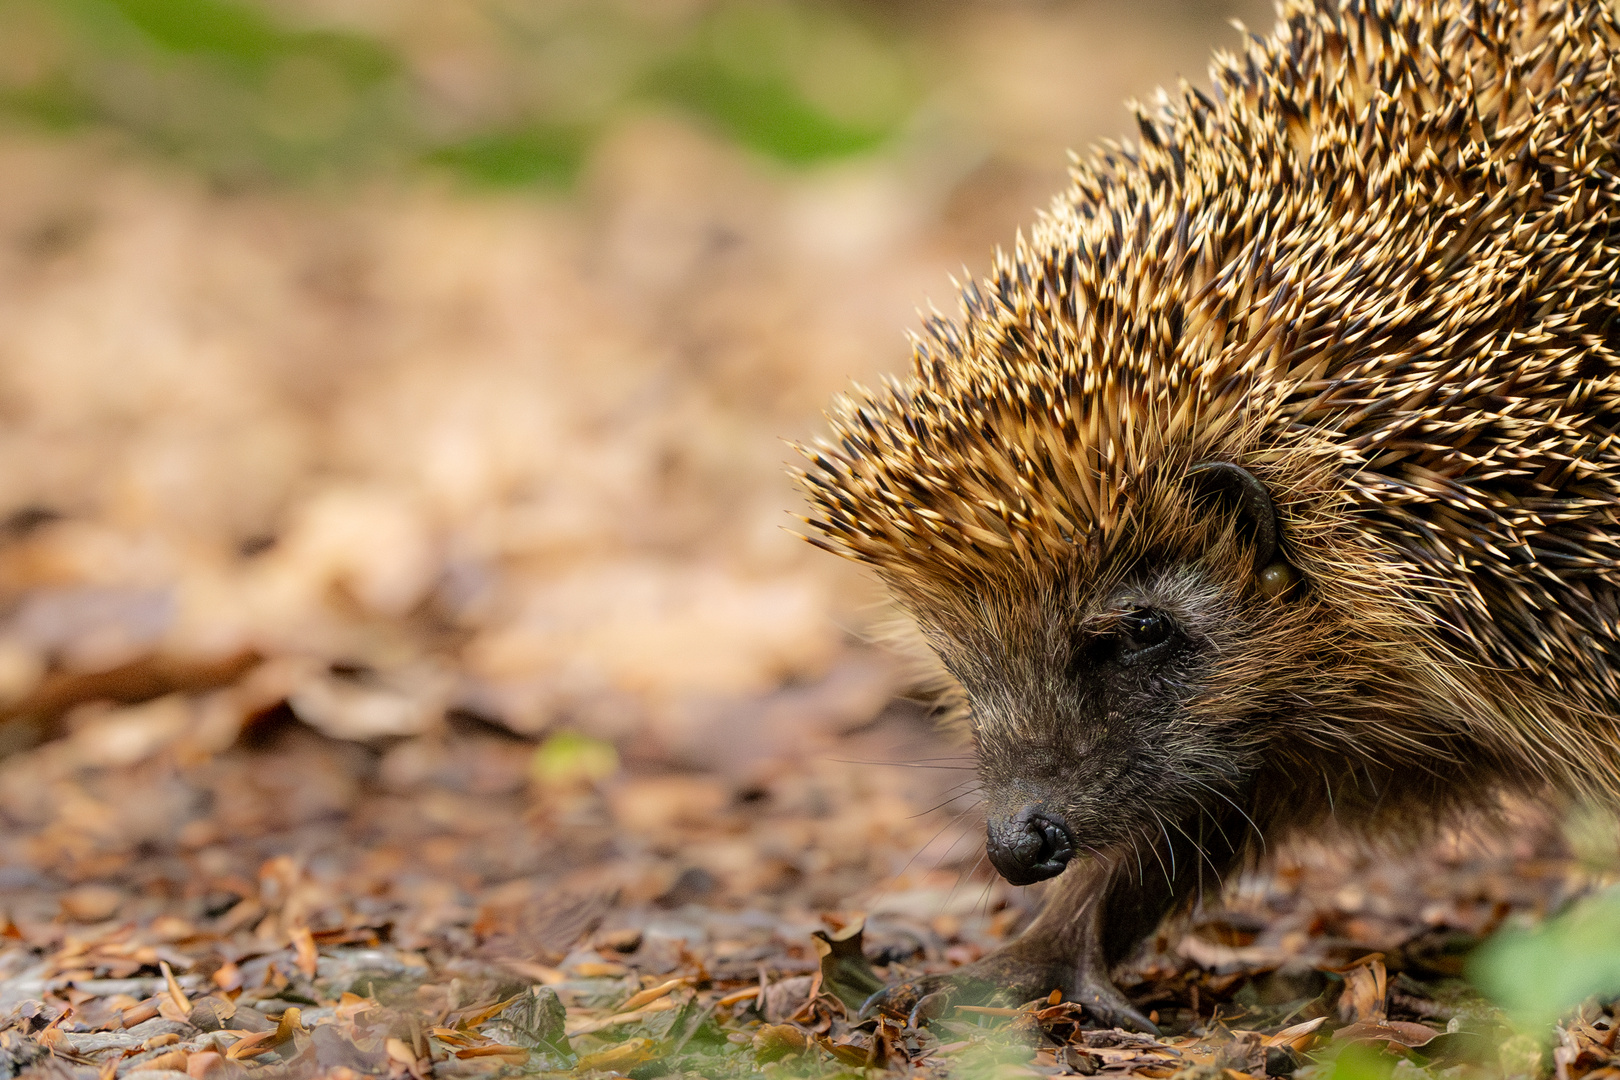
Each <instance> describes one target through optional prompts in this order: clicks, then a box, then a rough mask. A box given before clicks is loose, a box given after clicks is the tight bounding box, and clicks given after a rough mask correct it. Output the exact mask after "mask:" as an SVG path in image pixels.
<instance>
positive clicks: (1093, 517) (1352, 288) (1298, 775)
mask: <svg viewBox="0 0 1620 1080" xmlns="http://www.w3.org/2000/svg"><path fill="white" fill-rule="evenodd" d="M1281 15H1282V20H1281V24H1280V25H1279V27H1278V29H1277V30H1276V31H1275V32H1274V33H1273V34H1272V35H1271V36H1270V37H1268V38H1264V39H1262V38H1258V37H1256V38H1253V39H1252V40H1251V42H1250V43H1249V45H1248V46H1247V49H1246V51H1245V53H1244V54H1243V55H1242V56H1221V57H1218V58H1217V63H1216V66H1215V68H1214V71H1213V75H1214V82H1215V93H1214V97H1213V98H1211V97H1209V96H1206V95H1204V94H1202V93H1200V92H1199V91H1197V90H1194V89H1191V88H1189V87H1183V89H1182V92H1181V93H1180V95H1179V96H1178V97H1177V98H1176V99H1174V100H1172V99H1170V98H1169V97H1161V99H1160V101H1159V102H1158V103H1157V104H1156V105H1155V106H1154V107H1153V108H1151V109H1143V110H1141V111H1140V112H1139V126H1140V129H1141V136H1142V137H1141V141H1140V143H1139V144H1137V145H1135V146H1131V147H1126V146H1114V147H1107V148H1104V149H1103V150H1101V151H1100V152H1098V153H1097V154H1095V155H1094V156H1093V157H1091V158H1090V159H1089V160H1087V161H1086V162H1085V163H1083V164H1081V165H1080V166H1078V167H1077V169H1076V172H1075V178H1074V184H1073V186H1072V187H1071V188H1070V190H1069V191H1068V192H1067V193H1066V194H1065V195H1064V196H1063V197H1061V198H1060V199H1058V200H1057V201H1056V203H1055V204H1054V205H1053V207H1052V209H1051V210H1050V211H1049V212H1048V214H1047V215H1046V216H1045V217H1044V218H1043V219H1042V220H1041V221H1040V222H1039V224H1038V225H1037V227H1036V228H1035V230H1034V232H1033V234H1032V235H1031V237H1030V239H1029V240H1028V241H1025V240H1024V239H1023V238H1020V240H1019V242H1018V244H1017V245H1016V248H1015V250H1014V252H1013V253H1012V254H1011V255H1010V256H1009V255H1004V256H1000V257H999V258H998V261H997V265H996V267H995V270H994V272H993V273H992V275H991V276H990V278H989V279H987V280H985V281H984V282H982V283H979V284H969V285H967V286H966V287H964V288H963V290H962V312H961V317H960V319H959V320H956V321H951V320H947V319H945V318H943V317H935V318H933V319H931V320H930V321H929V323H928V325H927V327H926V330H927V333H926V336H925V337H923V338H921V339H919V341H918V342H917V349H916V360H915V365H914V368H913V370H912V373H911V374H910V376H909V377H908V378H906V379H905V380H903V381H897V382H893V383H890V384H888V385H886V386H885V387H884V388H882V389H880V390H878V391H867V390H862V389H857V390H856V391H855V392H854V393H853V394H852V395H851V396H850V397H848V398H845V399H841V400H840V401H839V403H838V404H837V406H836V407H835V409H834V411H833V414H832V425H833V434H832V437H831V438H828V439H824V440H821V441H820V442H818V443H817V444H815V445H814V446H811V447H807V448H806V449H805V454H806V456H807V458H808V459H809V465H808V467H807V468H806V469H805V471H804V472H803V473H802V474H801V479H802V482H803V485H804V487H805V489H806V491H807V493H808V495H809V497H810V501H811V503H812V505H813V508H814V509H813V516H812V517H811V518H808V519H807V520H808V521H809V523H810V524H811V526H812V527H813V529H814V531H815V533H816V534H817V535H815V536H812V540H813V542H816V543H819V544H821V545H822V546H824V547H827V548H829V549H830V550H833V551H835V552H837V553H838V554H841V555H844V556H846V557H849V558H853V559H857V560H859V561H862V562H864V563H867V564H869V565H871V566H872V567H874V568H875V570H876V571H877V573H878V574H879V576H880V577H882V578H883V580H884V581H885V582H886V583H887V585H888V586H889V588H890V590H891V592H892V594H893V595H894V597H895V599H896V601H897V602H898V604H899V606H900V607H901V608H902V609H903V610H904V611H905V612H906V613H907V614H908V615H909V616H910V618H911V619H912V620H913V621H914V623H915V625H916V627H917V629H918V631H919V632H920V633H921V635H922V636H923V637H924V638H925V639H926V640H927V642H928V643H929V645H930V646H931V647H932V649H933V650H934V652H935V653H936V654H937V655H938V657H939V659H940V661H941V663H942V664H943V665H944V667H945V668H946V669H947V670H948V671H949V673H950V675H951V676H952V677H953V678H954V680H956V682H957V683H958V684H959V686H960V687H961V689H962V691H963V693H964V694H965V697H966V700H967V702H968V703H969V706H970V715H971V725H972V731H973V734H974V738H975V740H976V743H977V747H978V753H979V759H980V767H981V772H982V776H983V780H984V782H985V789H986V795H987V799H988V803H989V811H990V815H991V819H992V827H994V822H995V820H996V819H997V816H998V815H1000V816H1002V817H1005V816H1006V815H1009V814H1012V813H1015V812H1017V810H1018V809H1019V808H1020V807H1027V806H1030V805H1036V806H1047V807H1050V808H1051V809H1052V810H1054V811H1055V812H1057V813H1059V814H1061V815H1062V816H1063V817H1064V818H1065V819H1066V820H1067V822H1068V824H1069V825H1070V827H1071V830H1072V832H1073V834H1074V841H1075V844H1076V846H1077V847H1079V848H1080V849H1081V850H1086V849H1092V850H1095V851H1098V852H1103V853H1111V852H1121V851H1128V850H1131V849H1133V848H1134V849H1138V850H1140V849H1141V847H1142V845H1144V844H1147V845H1151V844H1152V843H1154V842H1155V838H1156V837H1158V836H1160V835H1168V831H1169V830H1172V829H1180V830H1184V831H1185V830H1188V829H1194V828H1202V827H1203V825H1204V823H1205V822H1206V820H1209V821H1213V819H1214V817H1215V816H1216V812H1217V811H1218V812H1219V813H1220V814H1221V815H1226V814H1227V810H1226V809H1225V808H1231V809H1233V810H1235V811H1236V814H1237V815H1238V820H1240V821H1242V822H1243V823H1244V824H1243V827H1244V828H1245V829H1246V830H1249V831H1250V832H1251V833H1252V834H1253V840H1254V842H1255V843H1263V842H1264V841H1263V839H1261V838H1262V837H1264V836H1267V835H1270V834H1272V833H1274V832H1276V831H1278V830H1280V829H1284V828H1286V827H1288V826H1291V825H1292V826H1297V825H1301V824H1308V823H1311V822H1316V821H1320V820H1322V819H1324V818H1328V817H1331V818H1333V819H1336V820H1338V821H1339V822H1341V823H1343V824H1347V825H1351V826H1356V827H1359V828H1362V829H1364V830H1366V831H1368V832H1370V833H1389V832H1394V833H1401V832H1407V833H1410V832H1411V831H1413V830H1414V829H1417V828H1419V827H1421V826H1422V825H1423V824H1426V823H1427V824H1432V823H1434V822H1435V821H1437V820H1442V819H1443V818H1444V817H1445V815H1446V814H1447V812H1449V811H1451V810H1454V809H1457V808H1462V807H1473V806H1481V805H1484V804H1487V803H1489V802H1490V801H1491V800H1492V799H1493V798H1494V797H1495V795H1496V794H1497V793H1500V792H1502V791H1504V790H1509V789H1518V790H1521V791H1530V792H1548V793H1556V794H1557V795H1558V796H1559V797H1569V798H1586V799H1598V800H1604V801H1610V802H1613V801H1615V800H1616V798H1617V796H1620V766H1617V764H1616V762H1617V759H1620V726H1617V721H1616V717H1617V716H1620V600H1617V597H1620V512H1617V507H1620V436H1617V434H1616V432H1617V430H1620V321H1617V315H1620V298H1617V294H1616V287H1615V275H1616V272H1617V268H1620V158H1617V151H1616V147H1620V61H1617V55H1620V52H1617V50H1620V26H1617V24H1616V21H1615V18H1614V15H1613V12H1612V11H1611V10H1610V9H1609V8H1608V7H1607V6H1606V4H1604V3H1603V2H1602V0H1568V2H1562V3H1560V2H1551V0H1527V2H1523V3H1507V2H1502V3H1490V2H1474V0H1415V2H1406V3H1402V4H1394V3H1391V2H1387V0H1314V2H1313V0H1287V2H1286V3H1284V4H1283V5H1282V9H1281ZM1208 462H1227V463H1232V464H1235V465H1237V466H1240V467H1242V468H1243V469H1244V470H1246V471H1247V472H1248V474H1250V475H1251V476H1252V477H1254V478H1255V479H1257V480H1258V481H1260V483H1261V484H1263V485H1264V486H1265V488H1266V489H1267V490H1268V491H1269V493H1270V495H1271V498H1272V500H1273V501H1274V503H1275V507H1276V519H1277V523H1278V526H1279V531H1280V536H1281V550H1280V558H1282V559H1283V560H1285V561H1286V564H1287V566H1288V567H1290V568H1291V571H1292V572H1294V573H1297V576H1298V579H1299V580H1298V582H1297V584H1295V585H1294V586H1293V588H1291V589H1289V590H1287V591H1285V592H1283V593H1281V595H1268V592H1267V591H1266V590H1263V589H1261V588H1259V586H1258V583H1257V577H1256V566H1255V562H1254V552H1253V546H1254V545H1253V540H1252V537H1250V536H1248V535H1247V534H1246V533H1245V529H1244V526H1243V522H1242V521H1241V520H1239V519H1238V518H1237V517H1236V516H1235V515H1233V514H1232V513H1230V512H1228V511H1226V510H1224V509H1222V508H1221V507H1220V506H1219V505H1216V504H1212V503H1211V502H1210V501H1209V500H1208V499H1201V498H1200V497H1199V496H1198V493H1197V490H1196V486H1195V485H1193V484H1192V483H1190V475H1191V473H1192V471H1193V470H1194V469H1195V468H1196V467H1197V466H1199V465H1201V464H1203V463H1208ZM1144 620H1147V621H1148V622H1150V623H1151V632H1150V633H1148V634H1147V635H1146V636H1147V637H1149V638H1153V639H1154V640H1153V642H1152V643H1151V644H1150V645H1149V646H1147V647H1143V646H1142V645H1141V642H1140V641H1139V640H1137V639H1136V638H1135V637H1133V632H1134V631H1133V628H1136V629H1139V628H1140V627H1141V626H1142V625H1143V623H1144ZM1161 634H1162V635H1163V636H1162V637H1161V636H1160V635H1161ZM1137 636H1138V637H1139V636H1140V635H1137ZM1227 820H1231V818H1230V816H1229V815H1228V816H1227ZM1211 827H1213V826H1211Z"/></svg>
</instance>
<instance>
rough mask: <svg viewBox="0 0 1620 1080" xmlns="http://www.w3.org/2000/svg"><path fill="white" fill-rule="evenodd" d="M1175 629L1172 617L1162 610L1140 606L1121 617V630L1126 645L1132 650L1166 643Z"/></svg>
mask: <svg viewBox="0 0 1620 1080" xmlns="http://www.w3.org/2000/svg"><path fill="white" fill-rule="evenodd" d="M1172 629H1174V624H1173V623H1171V621H1170V617H1169V616H1168V615H1165V614H1164V613H1163V612H1161V611H1150V610H1147V609H1145V608H1138V609H1137V610H1135V611H1127V612H1126V613H1125V614H1123V615H1121V616H1120V617H1119V632H1120V636H1121V637H1122V638H1123V639H1124V641H1125V644H1126V647H1127V648H1128V649H1130V650H1131V651H1132V652H1140V651H1142V650H1143V649H1151V648H1153V646H1155V645H1159V644H1162V643H1164V642H1165V641H1166V640H1168V639H1169V637H1170V631H1171V630H1172Z"/></svg>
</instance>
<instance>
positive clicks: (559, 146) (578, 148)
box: [423, 125, 589, 187]
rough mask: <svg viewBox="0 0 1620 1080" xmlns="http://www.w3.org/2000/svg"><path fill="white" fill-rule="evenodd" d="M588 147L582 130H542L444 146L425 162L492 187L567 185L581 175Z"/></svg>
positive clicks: (481, 137) (490, 135)
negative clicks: (581, 165) (580, 169)
mask: <svg viewBox="0 0 1620 1080" xmlns="http://www.w3.org/2000/svg"><path fill="white" fill-rule="evenodd" d="M588 143H589V139H588V136H587V134H586V132H584V131H583V130H581V129H579V128H573V127H542V126H538V125H537V126H533V127H528V128H524V129H521V130H517V131H497V132H489V133H487V134H482V135H478V136H475V137H473V138H470V139H467V140H465V141H463V142H459V143H455V144H452V145H450V146H444V147H440V148H439V149H437V150H434V151H432V152H431V153H429V154H427V155H426V156H425V158H424V159H423V160H425V161H426V162H427V163H429V164H432V165H439V166H442V167H445V168H448V169H451V170H453V171H455V172H457V173H459V174H461V175H462V176H464V177H465V178H467V179H469V180H471V181H473V182H474V183H478V184H483V185H486V186H489V187H525V186H529V185H533V184H549V185H565V184H569V183H572V182H573V180H574V177H575V176H576V175H577V174H578V173H579V168H580V164H581V163H582V162H583V161H584V159H585V149H586V146H587V145H588Z"/></svg>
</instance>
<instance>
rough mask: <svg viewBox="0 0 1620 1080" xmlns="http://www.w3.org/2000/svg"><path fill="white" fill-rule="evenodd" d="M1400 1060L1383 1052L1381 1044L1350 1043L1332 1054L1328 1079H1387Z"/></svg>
mask: <svg viewBox="0 0 1620 1080" xmlns="http://www.w3.org/2000/svg"><path fill="white" fill-rule="evenodd" d="M1400 1060H1401V1059H1400V1058H1398V1057H1396V1056H1395V1055H1394V1054H1390V1053H1387V1052H1385V1050H1384V1049H1383V1047H1382V1045H1378V1046H1374V1045H1370V1044H1367V1043H1351V1044H1350V1045H1349V1046H1346V1047H1345V1048H1344V1049H1342V1050H1340V1051H1339V1052H1338V1053H1336V1054H1334V1055H1333V1060H1332V1066H1333V1068H1332V1071H1331V1072H1330V1073H1329V1074H1328V1080H1389V1075H1390V1074H1391V1073H1392V1072H1394V1071H1395V1063H1396V1062H1397V1061H1400Z"/></svg>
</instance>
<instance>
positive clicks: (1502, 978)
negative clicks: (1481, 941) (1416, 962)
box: [1470, 891, 1620, 1031]
mask: <svg viewBox="0 0 1620 1080" xmlns="http://www.w3.org/2000/svg"><path fill="white" fill-rule="evenodd" d="M1470 975H1471V977H1472V978H1473V980H1474V982H1475V984H1476V985H1477V986H1478V987H1479V988H1480V989H1481V990H1482V991H1484V992H1485V993H1486V994H1487V995H1489V996H1490V997H1491V998H1492V999H1494V1000H1495V1001H1496V1002H1497V1003H1499V1004H1500V1005H1501V1006H1502V1007H1503V1008H1504V1009H1506V1010H1507V1012H1508V1013H1509V1015H1511V1016H1512V1017H1513V1019H1514V1021H1515V1022H1516V1023H1517V1024H1519V1025H1520V1027H1521V1028H1522V1029H1523V1030H1526V1031H1538V1030H1540V1029H1543V1028H1546V1027H1548V1026H1549V1025H1551V1024H1552V1023H1553V1022H1554V1021H1555V1020H1557V1019H1558V1017H1559V1016H1561V1015H1562V1014H1563V1013H1565V1012H1567V1011H1568V1010H1570V1009H1572V1008H1574V1007H1575V1006H1576V1005H1579V1004H1580V1003H1581V1002H1582V1001H1585V1000H1586V999H1587V998H1588V997H1591V996H1593V995H1597V996H1598V997H1600V998H1608V999H1613V998H1617V997H1620V891H1609V892H1606V893H1601V894H1599V895H1597V896H1591V897H1588V898H1586V899H1584V900H1581V901H1578V902H1577V903H1575V904H1574V905H1572V906H1571V907H1570V908H1569V909H1568V910H1567V911H1565V912H1564V913H1563V914H1561V915H1559V916H1557V917H1556V918H1553V919H1549V920H1548V921H1547V922H1546V923H1544V924H1543V925H1541V926H1539V927H1537V928H1535V929H1533V930H1505V931H1503V932H1501V933H1499V934H1498V935H1497V936H1496V937H1494V938H1492V939H1491V940H1490V941H1488V942H1487V943H1486V944H1485V945H1484V946H1483V947H1482V948H1481V949H1480V950H1479V952H1478V953H1477V954H1476V956H1475V958H1474V961H1473V963H1472V964H1471V965H1470Z"/></svg>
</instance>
